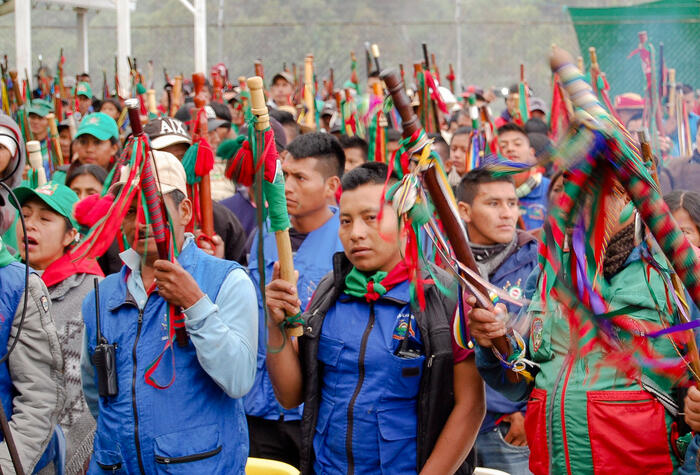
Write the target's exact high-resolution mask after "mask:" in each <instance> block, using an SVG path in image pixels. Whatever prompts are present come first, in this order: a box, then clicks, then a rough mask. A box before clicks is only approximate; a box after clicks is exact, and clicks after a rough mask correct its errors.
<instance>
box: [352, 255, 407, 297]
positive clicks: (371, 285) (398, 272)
mask: <svg viewBox="0 0 700 475" xmlns="http://www.w3.org/2000/svg"><path fill="white" fill-rule="evenodd" d="M408 278H409V273H408V267H407V266H406V263H405V262H404V261H400V262H399V263H398V264H397V265H396V266H394V268H393V269H391V272H384V271H377V272H375V273H373V274H372V275H368V274H366V273H365V272H362V271H359V270H357V268H356V267H353V268H352V270H351V271H350V272H349V273H348V275H347V276H346V277H345V293H346V294H348V295H350V296H351V297H357V298H364V299H365V300H367V301H368V302H375V301H377V300H379V299H380V298H381V297H382V296H383V295H384V294H386V293H387V292H388V291H390V290H391V289H393V288H394V287H395V286H396V285H398V284H400V283H401V282H404V281H406V280H407V279H408Z"/></svg>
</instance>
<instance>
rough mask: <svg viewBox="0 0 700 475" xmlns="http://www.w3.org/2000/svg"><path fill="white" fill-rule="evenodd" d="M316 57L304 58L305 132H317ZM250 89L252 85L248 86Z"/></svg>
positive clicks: (303, 126)
mask: <svg viewBox="0 0 700 475" xmlns="http://www.w3.org/2000/svg"><path fill="white" fill-rule="evenodd" d="M313 85H314V55H312V54H309V55H307V56H306V58H304V106H305V107H306V113H305V114H304V123H303V124H301V126H302V128H303V129H304V131H305V132H311V131H314V130H316V104H315V98H314V90H313V87H314V86H313ZM248 87H250V84H249V85H248Z"/></svg>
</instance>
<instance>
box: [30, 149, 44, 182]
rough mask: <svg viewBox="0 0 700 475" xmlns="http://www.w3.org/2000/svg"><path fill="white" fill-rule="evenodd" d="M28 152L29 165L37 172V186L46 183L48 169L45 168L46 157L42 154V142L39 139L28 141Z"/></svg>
mask: <svg viewBox="0 0 700 475" xmlns="http://www.w3.org/2000/svg"><path fill="white" fill-rule="evenodd" d="M27 154H28V158H29V166H31V167H32V170H34V171H35V172H36V182H37V186H41V185H43V184H44V183H46V171H45V170H44V157H43V156H42V155H41V144H40V143H39V142H38V141H37V140H30V141H29V142H27Z"/></svg>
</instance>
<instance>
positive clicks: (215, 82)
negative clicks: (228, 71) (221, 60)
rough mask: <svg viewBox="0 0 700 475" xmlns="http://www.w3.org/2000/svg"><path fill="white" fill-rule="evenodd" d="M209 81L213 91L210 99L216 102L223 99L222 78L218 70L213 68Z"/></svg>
mask: <svg viewBox="0 0 700 475" xmlns="http://www.w3.org/2000/svg"><path fill="white" fill-rule="evenodd" d="M211 83H212V88H213V89H214V92H213V94H212V100H213V101H216V102H223V101H224V78H223V77H222V76H221V74H219V72H218V71H216V70H214V71H212V73H211Z"/></svg>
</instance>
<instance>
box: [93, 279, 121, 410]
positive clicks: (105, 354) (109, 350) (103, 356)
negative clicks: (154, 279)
mask: <svg viewBox="0 0 700 475" xmlns="http://www.w3.org/2000/svg"><path fill="white" fill-rule="evenodd" d="M94 282H95V320H96V323H97V346H96V347H95V352H94V353H93V354H92V363H93V364H94V365H95V369H96V370H97V392H98V393H99V394H100V396H102V397H110V396H116V395H117V393H118V389H117V356H116V352H115V350H116V345H110V344H109V343H107V340H106V339H105V338H104V337H103V336H102V330H101V329H100V290H99V285H98V283H99V281H98V279H97V277H95V281H94Z"/></svg>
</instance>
